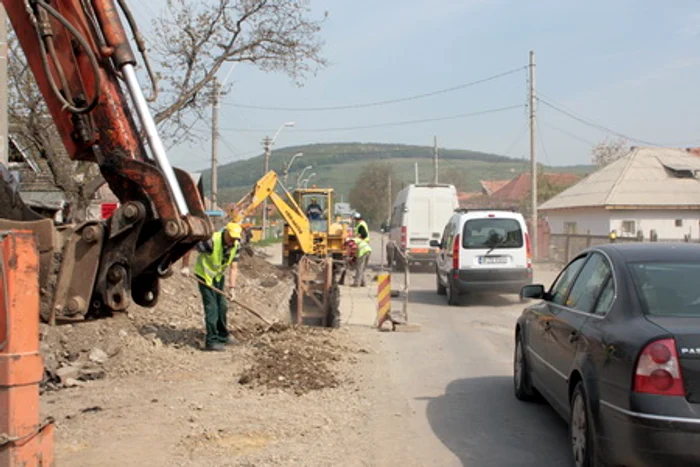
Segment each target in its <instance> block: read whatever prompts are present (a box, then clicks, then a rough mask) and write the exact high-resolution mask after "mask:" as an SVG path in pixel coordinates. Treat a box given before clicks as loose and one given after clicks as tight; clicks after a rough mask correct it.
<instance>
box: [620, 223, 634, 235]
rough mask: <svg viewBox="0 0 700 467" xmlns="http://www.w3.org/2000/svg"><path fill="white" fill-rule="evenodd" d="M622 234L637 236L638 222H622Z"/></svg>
mask: <svg viewBox="0 0 700 467" xmlns="http://www.w3.org/2000/svg"><path fill="white" fill-rule="evenodd" d="M622 234H623V235H637V222H636V221H622Z"/></svg>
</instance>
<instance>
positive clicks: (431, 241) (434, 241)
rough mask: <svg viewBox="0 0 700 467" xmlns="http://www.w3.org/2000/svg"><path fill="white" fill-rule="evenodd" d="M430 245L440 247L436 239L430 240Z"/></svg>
mask: <svg viewBox="0 0 700 467" xmlns="http://www.w3.org/2000/svg"><path fill="white" fill-rule="evenodd" d="M430 246H431V247H433V248H440V242H439V241H437V240H430Z"/></svg>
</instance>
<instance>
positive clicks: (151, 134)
mask: <svg viewBox="0 0 700 467" xmlns="http://www.w3.org/2000/svg"><path fill="white" fill-rule="evenodd" d="M122 73H123V74H124V79H125V80H126V85H127V87H128V88H129V94H130V95H131V98H132V99H133V100H134V106H135V107H136V112H137V113H138V114H139V119H140V120H141V124H142V125H143V127H144V129H145V130H146V137H147V138H148V144H149V146H150V147H151V152H152V153H153V157H154V158H155V160H156V163H157V164H158V168H159V169H160V170H161V171H162V172H163V175H165V180H166V182H167V184H168V187H169V188H170V193H171V194H172V195H173V198H174V199H175V204H176V205H177V209H178V210H179V211H180V215H182V216H186V215H187V214H189V213H190V210H189V208H188V207H187V202H186V201H185V195H184V194H183V193H182V189H181V188H180V184H179V183H178V182H177V178H176V177H175V171H174V170H173V167H172V166H171V165H170V161H169V160H168V156H167V154H166V153H165V147H164V146H163V142H162V141H161V139H160V136H158V129H157V128H156V122H155V121H154V120H153V116H152V115H151V112H150V111H149V110H148V104H146V98H145V97H144V95H143V91H141V86H140V85H139V81H138V79H137V78H136V71H135V70H134V67H133V65H129V64H126V65H124V66H123V67H122Z"/></svg>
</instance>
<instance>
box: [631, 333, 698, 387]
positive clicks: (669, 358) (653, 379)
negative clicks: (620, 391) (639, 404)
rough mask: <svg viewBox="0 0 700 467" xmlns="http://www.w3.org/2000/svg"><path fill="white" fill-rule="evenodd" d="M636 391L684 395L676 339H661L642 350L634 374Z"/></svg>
mask: <svg viewBox="0 0 700 467" xmlns="http://www.w3.org/2000/svg"><path fill="white" fill-rule="evenodd" d="M634 392H637V393H643V394H657V395H661V396H684V395H685V386H684V384H683V376H682V375H681V367H680V362H679V360H678V352H676V341H675V340H674V339H673V338H669V339H660V340H657V341H654V342H652V343H650V344H648V345H647V346H646V347H645V348H644V350H642V353H641V355H640V356H639V360H638V361H637V369H636V371H635V375H634Z"/></svg>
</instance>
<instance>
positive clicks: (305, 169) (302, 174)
mask: <svg viewBox="0 0 700 467" xmlns="http://www.w3.org/2000/svg"><path fill="white" fill-rule="evenodd" d="M311 167H313V166H311V165H307V166H306V167H304V170H302V171H301V173H300V174H299V176H298V177H297V188H299V187H300V186H301V181H302V179H303V178H304V174H305V173H306V171H307V170H309V169H310V168H311Z"/></svg>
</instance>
